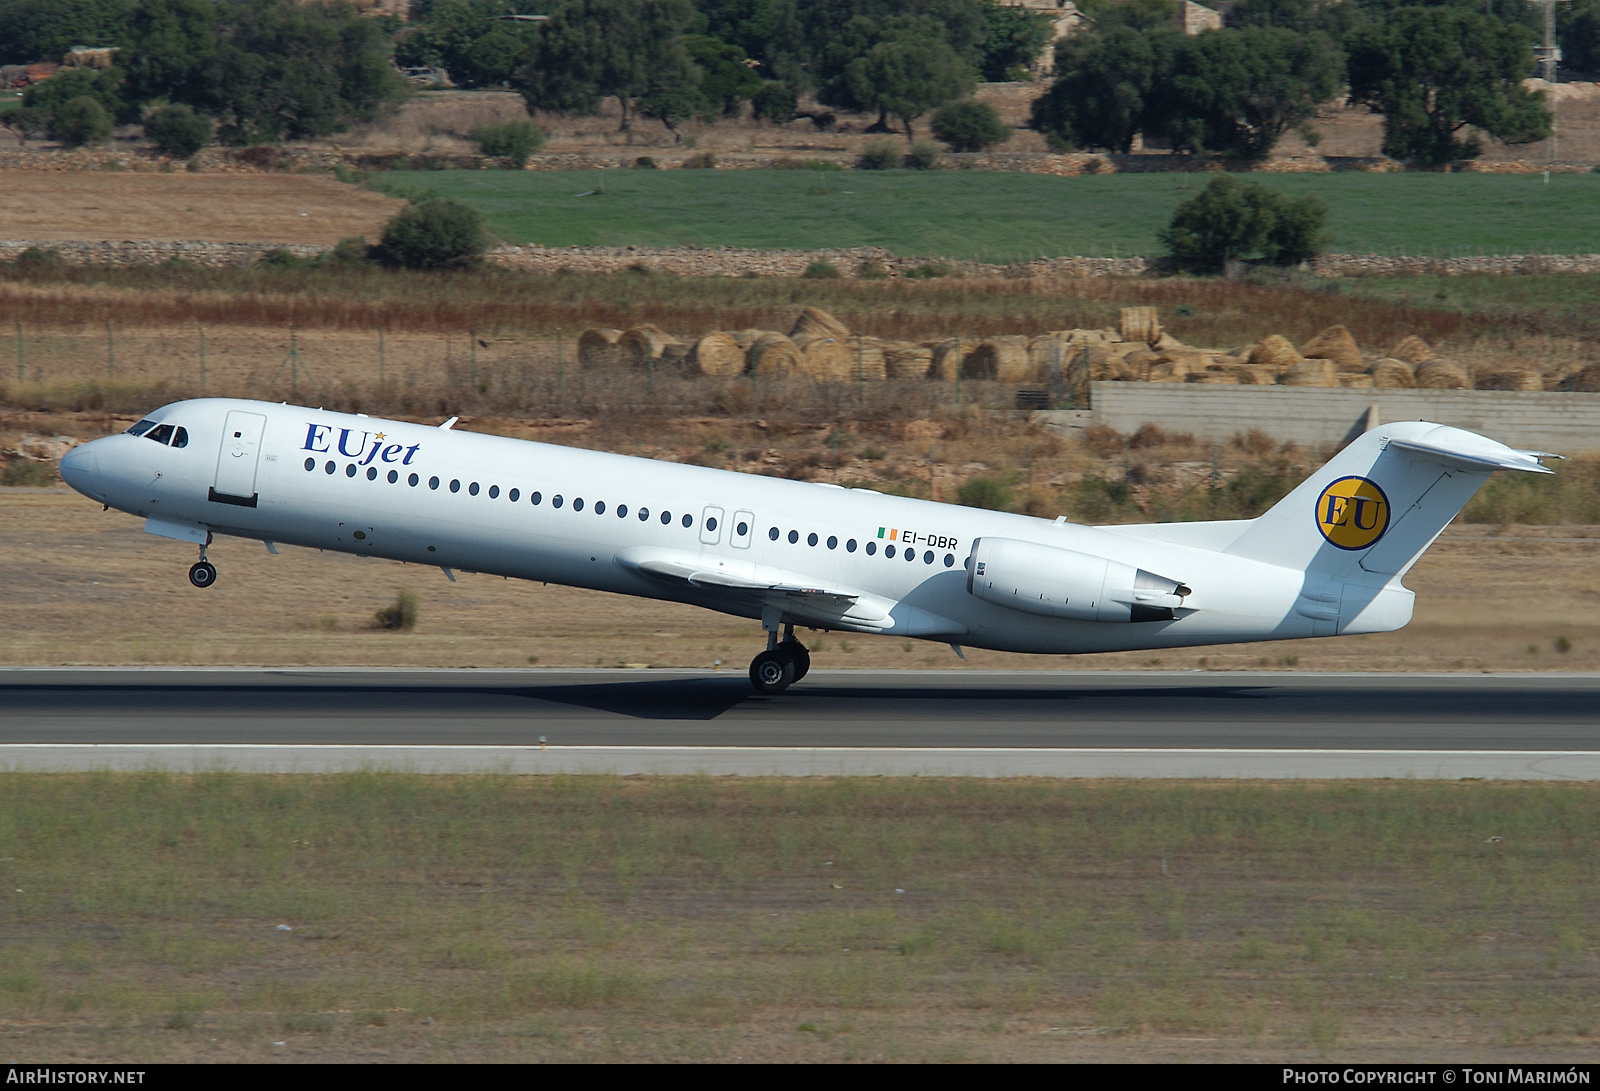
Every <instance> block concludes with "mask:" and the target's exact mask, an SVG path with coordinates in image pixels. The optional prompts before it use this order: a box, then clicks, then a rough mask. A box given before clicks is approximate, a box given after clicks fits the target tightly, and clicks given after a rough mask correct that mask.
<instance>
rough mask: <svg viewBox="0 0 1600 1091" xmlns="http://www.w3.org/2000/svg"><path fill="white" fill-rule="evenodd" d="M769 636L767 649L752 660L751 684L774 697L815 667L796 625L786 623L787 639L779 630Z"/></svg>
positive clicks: (759, 691)
mask: <svg viewBox="0 0 1600 1091" xmlns="http://www.w3.org/2000/svg"><path fill="white" fill-rule="evenodd" d="M767 635H768V642H767V650H766V651H764V652H762V653H761V654H760V655H758V656H756V657H755V658H754V659H752V660H751V661H750V684H751V685H752V686H754V687H755V690H756V692H757V693H760V694H764V695H766V696H769V697H770V696H774V695H776V694H779V693H782V692H783V691H784V690H786V689H788V688H789V687H790V686H792V685H794V684H795V683H796V682H798V681H800V679H802V678H804V677H805V676H806V674H807V673H808V672H809V671H810V670H811V653H810V652H808V651H807V650H806V646H805V645H804V644H802V643H800V642H799V641H798V640H796V639H795V638H794V626H793V625H786V626H784V633H783V639H782V640H781V641H780V640H779V639H778V634H777V633H776V632H770V633H768V634H767Z"/></svg>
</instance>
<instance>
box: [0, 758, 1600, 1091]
mask: <svg viewBox="0 0 1600 1091" xmlns="http://www.w3.org/2000/svg"><path fill="white" fill-rule="evenodd" d="M1597 821H1600V791H1597V790H1596V789H1595V788H1594V787H1593V786H1591V785H1571V784H1498V785H1494V784H1440V783H1415V784H1403V783H1395V784H1381V783H1366V784H1341V783H1328V784H1317V783H1312V784H1282V785H1259V784H1210V785H1199V786H1194V785H1181V784H1162V783H1148V782H1139V783H1116V782H1108V783H1094V782H1059V781H1058V782H1044V781H1025V780H1024V781H982V780H970V779H964V780H930V779H922V780H898V781H897V780H889V781H883V780H825V779H824V780H807V781H796V780H759V779H748V778H741V779H724V780H720V781H713V780H708V779H672V778H640V779H635V780H621V779H616V778H606V777H551V778H543V777H540V778H509V777H505V778H501V777H407V776H400V775H351V776H333V777H304V776H300V777H296V776H279V777H244V776H237V775H201V776H196V777H185V776H168V775H161V774H147V775H89V776H77V775H73V776H62V775H28V774H9V775H5V776H3V777H0V842H3V843H4V844H5V846H6V852H7V855H6V856H5V857H4V858H3V859H0V873H3V878H4V880H5V881H4V886H3V889H4V890H5V891H6V893H5V894H4V896H3V903H4V908H3V910H0V912H3V913H4V915H5V920H6V928H5V930H4V937H3V938H0V950H3V951H4V953H5V959H6V966H5V969H4V971H3V972H0V1041H3V1042H4V1043H5V1048H6V1052H7V1053H8V1054H10V1055H12V1056H48V1057H51V1058H53V1059H56V1060H61V1061H66V1060H95V1061H110V1060H116V1061H119V1062H123V1063H126V1062H130V1061H148V1060H252V1059H270V1058H302V1059H318V1060H347V1061H348V1060H361V1059H368V1058H377V1057H382V1058H384V1059H386V1060H391V1061H392V1060H402V1059H405V1060H435V1061H438V1060H534V1059H540V1060H647V1059H654V1060H713V1059H715V1060H746V1061H749V1060H1071V1059H1082V1060H1133V1059H1141V1060H1152V1059H1156V1060H1245V1059H1247V1058H1248V1059H1273V1060H1277V1059H1282V1060H1302V1061H1304V1060H1316V1059H1318V1058H1328V1059H1334V1060H1347V1059H1348V1060H1361V1061H1369V1062H1370V1061H1440V1060H1449V1061H1453V1062H1458V1063H1459V1062H1462V1061H1474V1062H1490V1061H1501V1062H1504V1061H1510V1060H1515V1061H1532V1060H1552V1061H1553V1060H1568V1059H1570V1060H1587V1059H1588V1058H1590V1057H1592V1055H1593V1036H1594V1034H1595V1033H1596V1032H1597V1031H1600V1025H1597V1022H1596V1020H1597V1014H1600V1013H1597V1010H1596V1002H1595V997H1596V995H1597V994H1596V986H1597V980H1596V973H1597V970H1600V960H1597V957H1596V954H1597V944H1600V919H1597V912H1596V908H1595V906H1596V904H1597V897H1596V896H1597V895H1600V886H1597V878H1600V876H1597V874H1596V869H1595V856H1594V853H1593V852H1592V851H1591V848H1590V842H1591V839H1592V837H1591V835H1592V832H1593V830H1594V828H1595V824H1596V822H1597ZM280 926H283V927H280Z"/></svg>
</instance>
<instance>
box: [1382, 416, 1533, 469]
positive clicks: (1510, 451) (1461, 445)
mask: <svg viewBox="0 0 1600 1091" xmlns="http://www.w3.org/2000/svg"><path fill="white" fill-rule="evenodd" d="M1389 446H1390V447H1397V448H1399V449H1400V450H1402V451H1410V452H1411V453H1412V454H1415V455H1420V456H1421V457H1423V458H1426V459H1431V460H1433V461H1435V462H1442V463H1444V464H1445V465H1446V466H1460V467H1462V468H1463V469H1471V470H1521V471H1523V472H1524V473H1530V474H1548V473H1554V472H1555V471H1554V470H1552V469H1550V468H1549V467H1548V466H1542V465H1540V464H1539V460H1540V459H1541V458H1560V457H1561V456H1560V455H1553V454H1551V453H1549V452H1548V451H1518V450H1516V449H1515V448H1513V447H1507V446H1506V445H1505V444H1503V443H1497V442H1495V441H1494V440H1492V439H1489V438H1488V437H1486V436H1480V435H1478V434H1477V433H1475V432H1468V431H1465V430H1464V429H1461V428H1451V427H1448V426H1446V425H1440V426H1439V427H1438V428H1435V429H1433V430H1432V431H1431V432H1427V433H1425V434H1423V435H1421V436H1418V437H1416V438H1401V437H1399V436H1394V437H1392V438H1390V440H1389Z"/></svg>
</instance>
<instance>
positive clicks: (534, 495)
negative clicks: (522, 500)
mask: <svg viewBox="0 0 1600 1091" xmlns="http://www.w3.org/2000/svg"><path fill="white" fill-rule="evenodd" d="M543 499H544V493H542V492H539V491H538V490H537V489H536V490H534V491H533V492H531V493H529V494H528V503H530V504H532V505H533V506H534V507H538V506H539V503H540V501H542V500H543Z"/></svg>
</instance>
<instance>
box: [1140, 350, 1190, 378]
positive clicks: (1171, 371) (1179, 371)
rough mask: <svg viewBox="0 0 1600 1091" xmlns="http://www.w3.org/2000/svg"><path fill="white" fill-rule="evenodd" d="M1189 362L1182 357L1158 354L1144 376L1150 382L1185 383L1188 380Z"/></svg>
mask: <svg viewBox="0 0 1600 1091" xmlns="http://www.w3.org/2000/svg"><path fill="white" fill-rule="evenodd" d="M1190 374H1191V372H1190V370H1189V362H1188V361H1187V360H1185V359H1183V358H1182V357H1179V358H1178V359H1173V358H1172V357H1170V356H1164V355H1163V356H1158V357H1156V359H1155V361H1154V362H1153V363H1151V365H1150V370H1149V372H1148V373H1147V374H1146V376H1145V381H1146V382H1151V383H1186V382H1188V381H1189V375H1190Z"/></svg>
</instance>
